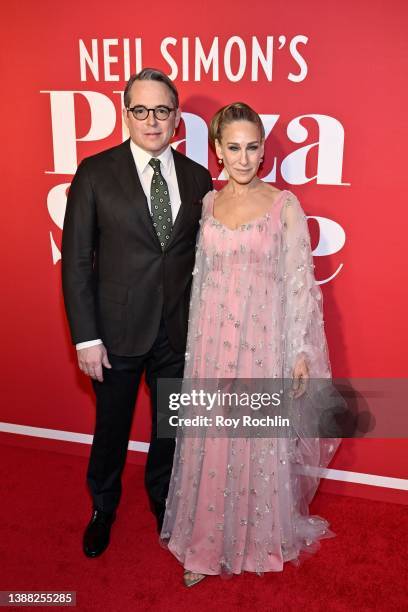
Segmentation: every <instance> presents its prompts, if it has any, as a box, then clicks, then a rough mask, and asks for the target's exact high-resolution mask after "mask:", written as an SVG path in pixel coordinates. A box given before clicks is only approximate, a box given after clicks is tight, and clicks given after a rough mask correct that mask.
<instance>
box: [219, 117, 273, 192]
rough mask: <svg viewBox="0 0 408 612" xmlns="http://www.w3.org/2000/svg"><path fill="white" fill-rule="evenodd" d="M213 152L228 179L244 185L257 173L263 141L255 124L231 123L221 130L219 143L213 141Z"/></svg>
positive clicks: (245, 122) (249, 122)
mask: <svg viewBox="0 0 408 612" xmlns="http://www.w3.org/2000/svg"><path fill="white" fill-rule="evenodd" d="M215 150H216V153H217V155H218V157H219V158H220V159H222V160H223V162H224V168H225V170H226V171H227V172H228V174H229V176H230V178H232V179H234V181H236V182H237V183H240V184H242V185H245V184H247V183H250V182H251V180H252V179H253V178H254V177H255V176H256V173H257V172H258V168H259V164H260V163H261V159H262V157H263V154H264V141H263V139H262V138H261V134H260V131H259V127H258V126H257V125H256V124H255V123H252V122H251V121H233V122H232V123H229V124H227V125H226V126H225V127H224V128H223V130H222V134H221V142H219V141H218V140H216V141H215Z"/></svg>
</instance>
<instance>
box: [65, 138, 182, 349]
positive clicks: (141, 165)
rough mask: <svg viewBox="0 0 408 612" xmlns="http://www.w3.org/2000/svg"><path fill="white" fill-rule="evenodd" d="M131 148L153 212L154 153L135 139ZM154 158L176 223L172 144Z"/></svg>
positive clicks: (177, 207)
mask: <svg viewBox="0 0 408 612" xmlns="http://www.w3.org/2000/svg"><path fill="white" fill-rule="evenodd" d="M130 150H131V152H132V155H133V159H134V160H135V166H136V171H137V174H138V176H139V180H140V183H141V185H142V188H143V191H144V193H145V195H146V200H147V205H148V207H149V212H150V213H151V203H150V186H151V182H152V178H153V168H152V167H151V166H150V164H149V161H150V160H151V159H152V155H151V154H150V153H148V152H147V151H145V150H144V149H141V148H140V147H139V146H138V145H137V144H135V143H134V142H133V140H130ZM154 159H160V162H161V163H160V170H161V173H162V175H163V177H164V179H165V180H166V182H167V185H168V188H169V195H170V206H171V214H172V219H173V224H174V222H175V220H176V217H177V215H178V212H179V210H180V206H181V199H180V191H179V187H178V183H177V175H176V168H175V166H174V158H173V153H172V151H171V146H170V145H169V146H168V147H167V149H166V150H165V151H163V153H161V154H160V155H158V156H157V157H155V158H154ZM97 344H102V340H101V339H100V338H98V339H95V340H87V341H86V342H79V343H78V344H77V345H76V349H77V350H79V349H82V348H88V347H90V346H96V345H97Z"/></svg>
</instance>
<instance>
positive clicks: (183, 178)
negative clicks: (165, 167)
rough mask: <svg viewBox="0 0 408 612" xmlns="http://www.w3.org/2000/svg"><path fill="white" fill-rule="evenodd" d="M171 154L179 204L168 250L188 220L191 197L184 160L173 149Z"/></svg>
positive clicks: (190, 187) (189, 181)
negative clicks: (178, 193)
mask: <svg viewBox="0 0 408 612" xmlns="http://www.w3.org/2000/svg"><path fill="white" fill-rule="evenodd" d="M172 152H173V159H174V167H175V170H176V177H177V183H178V188H179V192H180V200H181V204H180V209H179V211H178V214H177V217H176V220H175V222H174V225H173V229H172V232H171V237H170V240H169V241H168V243H167V247H166V248H168V247H169V246H170V245H171V244H172V242H173V241H174V240H175V238H176V237H177V235H178V234H179V233H180V230H181V229H182V228H183V225H184V222H185V221H186V220H187V219H188V217H189V210H190V203H191V201H192V197H193V192H192V185H191V180H189V177H188V175H187V172H186V167H185V163H184V158H183V156H182V155H180V153H178V152H177V151H175V150H174V149H172Z"/></svg>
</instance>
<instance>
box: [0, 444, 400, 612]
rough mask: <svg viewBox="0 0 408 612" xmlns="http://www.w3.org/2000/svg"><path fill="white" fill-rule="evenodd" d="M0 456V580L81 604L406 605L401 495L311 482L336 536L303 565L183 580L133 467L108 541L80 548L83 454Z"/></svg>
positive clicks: (86, 507)
mask: <svg viewBox="0 0 408 612" xmlns="http://www.w3.org/2000/svg"><path fill="white" fill-rule="evenodd" d="M0 465H1V480H0V499H1V516H0V521H1V523H0V524H1V541H0V559H1V573H0V590H3V591H5V590H20V589H21V590H48V591H51V590H72V591H76V592H77V609H78V610H81V611H82V610H104V611H106V612H110V611H126V612H127V611H128V610H129V611H130V610H135V611H139V610H155V611H159V612H160V611H162V610H163V611H164V610H169V611H170V610H172V611H173V610H178V609H183V608H185V610H186V612H187V610H188V611H190V610H198V611H201V610H209V609H211V610H213V609H221V608H222V609H223V610H236V609H239V610H251V611H257V610H262V611H263V610H267V611H268V610H271V611H273V610H278V611H280V610H285V612H287V611H292V610H293V611H295V610H296V611H297V610H299V609H300V608H305V609H306V610H307V611H309V610H312V611H314V610H322V611H323V610H325V611H327V610H330V611H332V610H333V611H336V612H337V611H343V610H358V611H360V610H379V611H384V610H393V611H396V610H408V596H407V592H406V586H407V564H408V563H407V540H408V537H407V534H408V529H407V528H408V509H407V507H406V506H402V505H397V504H390V503H380V502H374V501H368V500H362V499H355V498H350V497H342V496H339V495H329V494H318V495H317V497H316V499H315V500H314V502H313V505H312V511H313V512H314V513H315V514H320V515H321V516H324V517H325V518H327V519H328V520H329V521H330V523H331V527H332V529H333V530H334V531H335V532H336V533H337V537H336V538H334V539H331V540H325V541H323V542H322V546H321V549H320V551H319V552H318V553H317V554H316V555H315V556H314V557H312V558H310V559H309V560H307V561H305V563H304V564H303V565H302V566H301V568H300V569H296V568H295V567H293V566H292V565H290V564H287V565H286V566H285V568H284V571H283V572H281V573H278V574H266V575H265V576H264V577H258V576H256V575H252V574H244V575H242V576H237V577H234V578H232V579H230V580H222V579H220V578H218V577H211V578H207V579H206V580H204V582H202V583H201V584H199V585H197V586H195V587H193V588H192V589H191V590H187V589H186V588H185V587H184V586H183V585H182V582H181V580H182V579H181V576H182V571H181V566H180V565H179V564H178V562H177V561H176V560H175V559H174V557H172V556H171V555H170V554H169V553H168V552H167V551H165V550H163V549H161V548H160V547H159V545H158V542H157V536H156V532H155V529H154V521H153V517H152V515H151V514H150V512H149V511H148V507H147V500H146V495H145V493H144V489H143V470H142V468H141V467H139V466H136V465H131V464H128V465H127V467H126V470H125V474H124V490H123V496H122V503H121V506H120V509H119V514H118V518H117V521H116V523H115V524H114V526H113V529H112V540H111V545H110V547H109V549H108V550H107V551H106V552H105V553H104V555H102V556H101V557H99V558H97V559H87V558H86V557H85V556H84V555H83V553H82V550H81V538H82V532H83V529H84V526H85V524H86V523H87V521H88V520H89V516H90V501H89V497H88V495H87V493H86V489H85V485H84V479H85V471H86V465H87V461H86V459H84V458H82V457H76V456H71V455H63V454H60V453H55V452H48V451H39V450H29V449H24V448H17V447H15V448H14V447H10V446H2V447H1V463H0ZM13 609H14V608H13ZM37 609H38V608H37ZM40 609H42V608H40ZM47 609H49V608H47ZM68 609H69V608H68Z"/></svg>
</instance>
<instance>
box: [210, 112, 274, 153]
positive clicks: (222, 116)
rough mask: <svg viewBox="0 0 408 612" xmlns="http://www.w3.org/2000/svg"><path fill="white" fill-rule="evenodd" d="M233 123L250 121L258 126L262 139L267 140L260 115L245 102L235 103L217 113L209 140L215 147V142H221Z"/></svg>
mask: <svg viewBox="0 0 408 612" xmlns="http://www.w3.org/2000/svg"><path fill="white" fill-rule="evenodd" d="M233 121H249V122H250V123H254V124H255V125H257V126H258V128H259V131H260V134H261V139H262V140H263V139H264V138H265V129H264V126H263V123H262V121H261V118H260V116H259V115H258V113H256V112H255V111H254V109H253V108H251V107H250V106H248V104H245V102H233V103H232V104H227V106H223V107H222V108H220V110H219V111H217V112H216V113H215V115H214V117H213V118H212V120H211V123H210V130H209V139H210V142H211V144H212V146H213V147H214V145H215V141H216V140H218V142H221V136H222V131H223V129H224V127H225V126H226V125H228V124H229V123H232V122H233Z"/></svg>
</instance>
